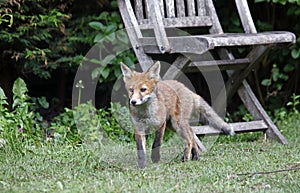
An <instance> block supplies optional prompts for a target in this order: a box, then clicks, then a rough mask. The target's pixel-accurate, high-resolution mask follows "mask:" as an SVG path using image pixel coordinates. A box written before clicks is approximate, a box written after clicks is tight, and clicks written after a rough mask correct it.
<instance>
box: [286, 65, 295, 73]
mask: <svg viewBox="0 0 300 193" xmlns="http://www.w3.org/2000/svg"><path fill="white" fill-rule="evenodd" d="M293 70H295V66H294V65H292V64H287V65H285V66H284V68H283V71H284V72H291V71H293Z"/></svg>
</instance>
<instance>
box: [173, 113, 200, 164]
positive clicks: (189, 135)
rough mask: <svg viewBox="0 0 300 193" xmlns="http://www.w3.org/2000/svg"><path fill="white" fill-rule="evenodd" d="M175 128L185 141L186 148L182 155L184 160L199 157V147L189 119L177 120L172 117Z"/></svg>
mask: <svg viewBox="0 0 300 193" xmlns="http://www.w3.org/2000/svg"><path fill="white" fill-rule="evenodd" d="M171 122H172V126H173V129H174V130H175V131H176V132H177V134H179V136H180V137H181V138H182V139H183V141H184V143H185V149H184V152H183V156H182V161H187V160H190V159H191V158H192V160H197V159H198V158H199V148H198V145H197V143H196V142H195V139H194V135H193V130H192V129H191V127H190V125H189V122H188V121H185V120H184V121H177V120H176V119H171Z"/></svg>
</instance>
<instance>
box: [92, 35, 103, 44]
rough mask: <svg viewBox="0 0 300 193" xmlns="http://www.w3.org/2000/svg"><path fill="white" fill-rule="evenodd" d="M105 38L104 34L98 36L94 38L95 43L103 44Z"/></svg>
mask: <svg viewBox="0 0 300 193" xmlns="http://www.w3.org/2000/svg"><path fill="white" fill-rule="evenodd" d="M104 38H105V36H103V34H97V35H96V37H95V38H94V43H101V42H103V40H104Z"/></svg>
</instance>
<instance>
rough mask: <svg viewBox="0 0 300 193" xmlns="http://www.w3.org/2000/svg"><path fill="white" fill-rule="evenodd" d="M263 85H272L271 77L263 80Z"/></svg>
mask: <svg viewBox="0 0 300 193" xmlns="http://www.w3.org/2000/svg"><path fill="white" fill-rule="evenodd" d="M261 85H263V86H270V85H271V80H270V79H264V80H263V81H261Z"/></svg>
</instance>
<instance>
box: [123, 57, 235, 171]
mask: <svg viewBox="0 0 300 193" xmlns="http://www.w3.org/2000/svg"><path fill="white" fill-rule="evenodd" d="M120 66H121V71H122V75H123V81H124V83H125V88H126V90H127V92H128V97H129V111H130V116H131V122H132V125H133V129H134V139H135V141H136V148H137V157H138V167H139V168H145V167H146V135H147V134H148V133H149V131H150V130H154V131H155V136H154V142H153V144H152V151H151V160H152V162H153V163H157V162H159V161H160V147H161V145H162V142H163V136H164V133H165V129H166V126H167V123H171V127H170V128H171V129H172V130H173V131H175V132H176V133H177V134H178V135H179V136H180V137H181V139H182V140H183V142H184V146H185V147H184V151H183V156H182V161H183V162H184V161H188V160H198V159H199V153H200V151H199V147H198V145H197V143H196V141H195V139H194V133H193V130H192V128H191V126H190V119H191V116H192V114H193V113H194V112H196V113H199V114H200V115H201V116H203V117H204V118H205V119H206V120H207V121H208V122H209V124H210V126H212V127H214V128H216V129H219V130H221V131H222V132H223V133H225V134H230V135H234V134H235V133H234V130H233V129H232V127H230V125H229V124H228V123H226V122H225V121H224V120H223V119H221V118H220V117H219V116H218V114H217V113H216V112H215V111H214V110H213V108H212V107H211V106H210V105H209V104H208V103H207V102H206V101H205V100H204V99H203V98H202V97H201V96H200V95H198V94H196V93H194V92H193V91H191V90H190V89H189V88H187V87H186V86H185V85H184V84H182V83H180V82H179V81H177V80H161V78H160V68H161V65H160V61H157V62H155V63H154V64H153V65H152V66H151V67H150V68H149V69H148V70H147V71H145V72H137V71H134V70H133V69H131V68H129V67H128V66H126V65H125V64H124V63H123V62H121V63H120Z"/></svg>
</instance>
